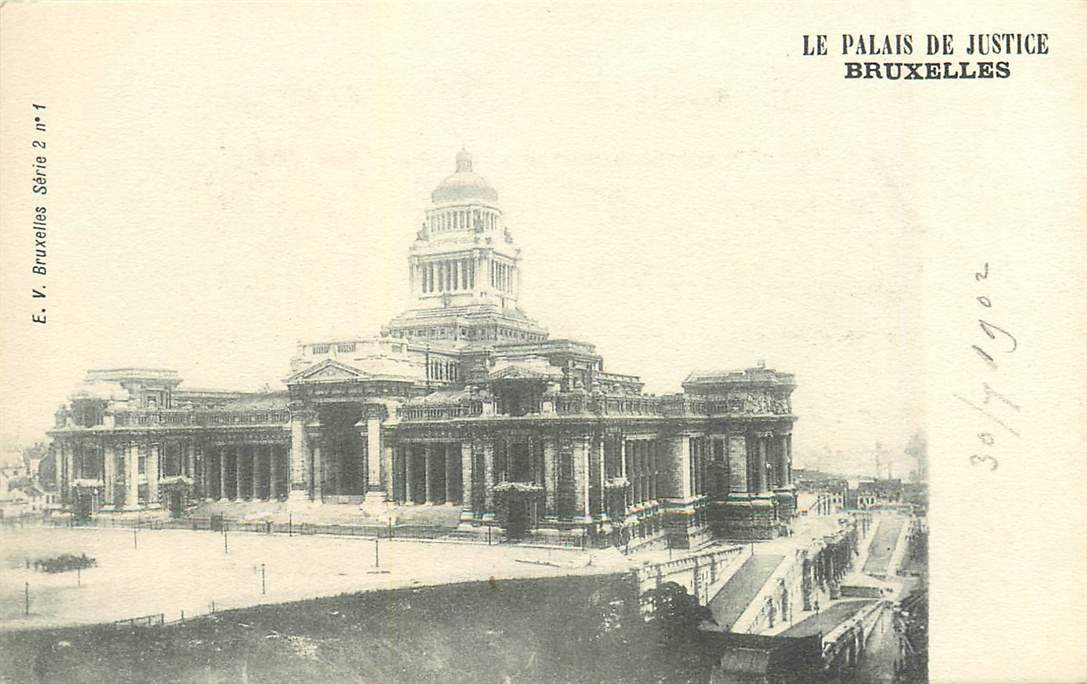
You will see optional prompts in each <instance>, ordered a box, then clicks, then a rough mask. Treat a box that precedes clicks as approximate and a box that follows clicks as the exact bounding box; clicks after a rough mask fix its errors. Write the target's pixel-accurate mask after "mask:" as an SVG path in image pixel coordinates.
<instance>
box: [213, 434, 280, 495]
mask: <svg viewBox="0 0 1087 684" xmlns="http://www.w3.org/2000/svg"><path fill="white" fill-rule="evenodd" d="M204 463H205V468H204V472H203V479H202V487H201V488H202V490H203V491H204V492H205V496H206V497H207V498H208V499H209V500H211V499H218V500H220V501H223V500H234V501H238V500H243V499H250V500H260V499H263V500H275V499H278V498H280V496H281V495H283V494H285V493H286V491H287V467H288V463H289V453H288V452H287V448H286V446H284V445H280V444H261V443H256V444H219V445H214V446H212V447H210V448H209V449H207V450H206V452H205V458H204Z"/></svg>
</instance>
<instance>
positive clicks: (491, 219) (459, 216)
mask: <svg viewBox="0 0 1087 684" xmlns="http://www.w3.org/2000/svg"><path fill="white" fill-rule="evenodd" d="M429 221H430V225H429V228H430V230H432V231H434V232H436V233H441V232H445V231H448V230H467V229H469V228H473V229H474V228H475V224H476V221H479V222H480V225H481V226H482V228H483V229H484V230H493V229H495V228H497V227H498V214H497V213H496V212H493V211H487V210H479V209H440V210H438V211H435V212H433V213H431V214H430V216H429Z"/></svg>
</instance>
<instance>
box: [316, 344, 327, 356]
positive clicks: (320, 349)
mask: <svg viewBox="0 0 1087 684" xmlns="http://www.w3.org/2000/svg"><path fill="white" fill-rule="evenodd" d="M328 350H329V345H327V344H315V345H313V353H314V354H327V353H328Z"/></svg>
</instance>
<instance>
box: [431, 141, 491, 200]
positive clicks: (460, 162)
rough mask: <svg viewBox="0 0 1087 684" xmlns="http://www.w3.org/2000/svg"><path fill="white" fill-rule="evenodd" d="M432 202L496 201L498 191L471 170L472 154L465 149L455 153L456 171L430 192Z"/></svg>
mask: <svg viewBox="0 0 1087 684" xmlns="http://www.w3.org/2000/svg"><path fill="white" fill-rule="evenodd" d="M430 199H431V200H432V201H433V202H434V204H447V203H450V202H469V201H472V200H476V201H483V202H497V201H498V191H497V190H495V189H494V188H492V187H491V184H490V183H488V182H487V181H486V180H484V179H483V177H482V176H480V175H479V174H477V173H475V172H474V171H472V155H471V154H469V153H468V152H467V151H465V150H461V151H460V152H458V153H457V172H456V173H454V174H453V175H452V176H449V177H447V178H446V179H445V180H443V181H442V182H441V184H440V185H438V187H436V188H434V192H432V193H430Z"/></svg>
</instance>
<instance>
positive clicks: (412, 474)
mask: <svg viewBox="0 0 1087 684" xmlns="http://www.w3.org/2000/svg"><path fill="white" fill-rule="evenodd" d="M462 461H463V455H462V453H461V444H460V442H409V443H406V444H402V445H399V446H397V447H394V448H393V469H394V477H393V483H392V491H393V498H394V499H395V500H397V501H399V502H402V503H415V504H425V503H431V504H444V503H461V502H462V501H463V498H464V496H463V489H464V485H463V482H464V478H463V472H464V468H463V463H462ZM469 472H470V470H469Z"/></svg>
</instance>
